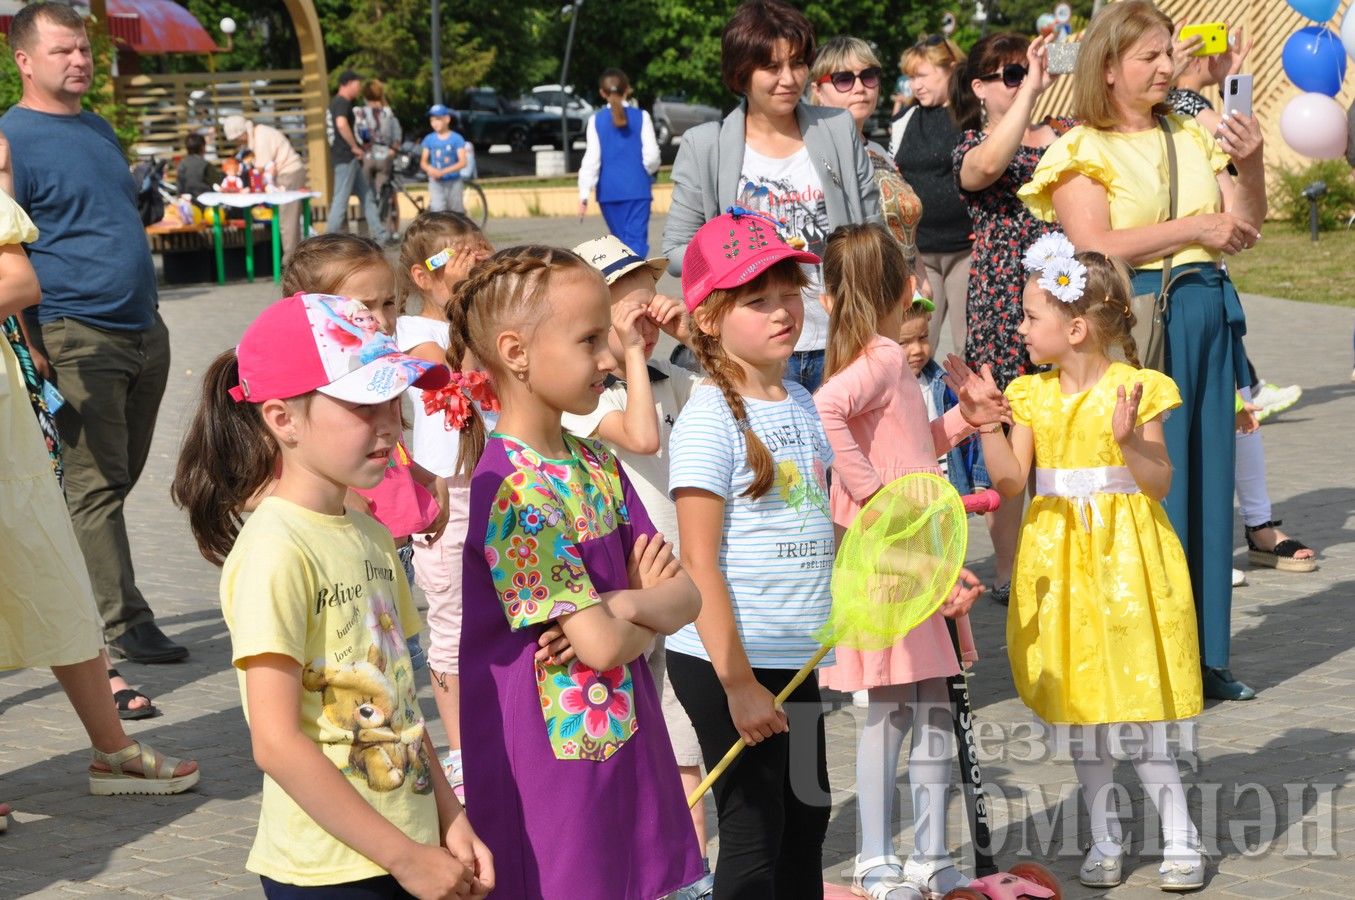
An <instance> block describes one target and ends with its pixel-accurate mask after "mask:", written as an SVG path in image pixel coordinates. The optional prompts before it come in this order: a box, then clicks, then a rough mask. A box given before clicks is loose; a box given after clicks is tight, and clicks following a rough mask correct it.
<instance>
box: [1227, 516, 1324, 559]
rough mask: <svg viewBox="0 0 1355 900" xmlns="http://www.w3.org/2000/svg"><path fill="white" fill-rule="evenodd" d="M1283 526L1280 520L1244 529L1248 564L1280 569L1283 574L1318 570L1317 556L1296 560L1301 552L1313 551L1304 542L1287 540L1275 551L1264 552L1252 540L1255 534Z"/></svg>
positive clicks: (1277, 545)
mask: <svg viewBox="0 0 1355 900" xmlns="http://www.w3.org/2000/svg"><path fill="white" fill-rule="evenodd" d="M1283 524H1284V523H1283V522H1281V521H1280V520H1279V519H1276V520H1274V521H1273V522H1262V523H1261V524H1260V525H1248V526H1246V527H1245V528H1243V529H1242V530H1243V531H1244V532H1246V535H1247V562H1249V563H1251V564H1252V565H1253V566H1265V567H1267V568H1270V569H1278V570H1279V571H1281V572H1312V571H1314V570H1315V569H1317V555H1316V554H1314V555H1313V556H1312V557H1311V558H1309V559H1295V558H1294V554H1296V553H1298V552H1299V551H1300V550H1311V549H1312V548H1311V547H1309V546H1308V545H1307V544H1305V543H1303V542H1302V541H1296V540H1294V539H1293V538H1285V539H1284V540H1282V541H1280V542H1279V543H1278V544H1276V545H1275V547H1274V549H1272V550H1262V549H1261V548H1260V547H1258V546H1256V542H1255V541H1253V540H1252V539H1251V536H1252V533H1253V532H1256V531H1264V530H1265V529H1267V528H1279V527H1280V526H1281V525H1283Z"/></svg>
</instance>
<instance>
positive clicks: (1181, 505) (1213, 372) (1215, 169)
mask: <svg viewBox="0 0 1355 900" xmlns="http://www.w3.org/2000/svg"><path fill="white" fill-rule="evenodd" d="M1172 74H1173V71H1172V23H1171V20H1170V19H1169V18H1168V17H1167V16H1166V15H1165V14H1163V13H1162V12H1161V11H1160V10H1158V9H1157V8H1156V7H1155V6H1153V5H1152V4H1151V3H1148V2H1145V0H1125V2H1121V3H1115V4H1113V5H1111V6H1109V7H1107V8H1106V9H1105V10H1104V11H1103V12H1101V13H1100V14H1099V15H1098V16H1097V17H1096V18H1095V19H1094V20H1093V21H1092V24H1091V26H1090V27H1089V28H1088V29H1087V33H1086V35H1085V36H1084V38H1083V41H1082V49H1081V51H1080V53H1079V56H1078V62H1077V68H1076V70H1075V71H1074V73H1073V78H1074V81H1075V86H1074V89H1073V102H1074V107H1075V115H1076V117H1077V118H1078V119H1080V120H1081V121H1082V122H1083V123H1084V124H1083V125H1082V126H1079V127H1077V128H1074V129H1072V130H1071V131H1069V132H1068V133H1067V134H1066V135H1064V136H1063V137H1062V138H1060V139H1059V140H1058V141H1057V142H1056V143H1054V144H1053V146H1051V147H1050V148H1049V150H1047V151H1046V152H1045V155H1044V157H1043V159H1042V160H1041V161H1040V164H1039V166H1038V167H1037V168H1036V170H1035V175H1034V176H1033V177H1032V179H1031V181H1030V182H1029V183H1028V184H1027V185H1025V187H1023V188H1022V189H1021V191H1020V196H1021V198H1022V199H1023V200H1024V201H1025V202H1026V204H1027V205H1028V206H1030V208H1031V210H1032V212H1034V213H1035V214H1036V215H1037V216H1039V217H1040V218H1043V219H1045V220H1052V219H1054V218H1055V217H1057V218H1058V221H1059V222H1060V223H1061V224H1062V226H1063V228H1064V231H1065V232H1066V233H1067V235H1068V237H1069V238H1070V239H1071V240H1072V242H1073V244H1074V245H1075V246H1076V247H1077V248H1078V249H1079V250H1099V251H1101V252H1103V253H1106V254H1110V255H1113V256H1118V257H1119V258H1121V259H1123V260H1125V261H1126V262H1128V263H1129V264H1130V265H1131V266H1133V267H1134V268H1135V277H1134V290H1135V292H1136V293H1149V292H1155V291H1157V290H1158V289H1159V288H1160V286H1161V278H1162V265H1163V261H1164V258H1166V259H1169V261H1170V265H1171V272H1172V275H1173V278H1174V279H1175V283H1174V285H1173V287H1172V291H1171V300H1170V304H1169V310H1168V314H1167V354H1166V356H1167V362H1166V369H1167V374H1168V375H1170V376H1171V377H1172V378H1173V379H1174V380H1175V381H1176V384H1177V387H1178V388H1179V390H1180V392H1181V397H1182V401H1183V403H1182V406H1181V408H1180V409H1179V410H1177V411H1176V412H1175V414H1173V415H1172V416H1171V417H1170V418H1169V419H1168V420H1167V422H1166V423H1165V432H1166V440H1167V449H1168V452H1169V455H1170V457H1171V462H1172V465H1173V467H1174V469H1175V476H1174V478H1173V479H1172V486H1171V493H1169V494H1168V495H1167V500H1166V508H1167V514H1168V516H1169V517H1170V519H1171V522H1172V526H1173V527H1174V528H1175V529H1176V532H1177V534H1178V535H1179V536H1180V538H1181V543H1182V544H1183V545H1184V546H1185V549H1186V556H1187V559H1188V560H1189V565H1190V576H1191V584H1192V588H1193V589H1194V593H1195V608H1196V611H1197V613H1198V615H1199V618H1200V643H1201V652H1202V660H1203V664H1204V692H1205V695H1206V696H1209V697H1213V698H1216V699H1222V700H1248V699H1251V698H1252V697H1254V696H1255V692H1254V691H1253V690H1252V689H1251V688H1249V687H1247V686H1246V685H1245V684H1243V683H1242V682H1240V681H1238V680H1237V679H1235V678H1234V677H1233V675H1232V673H1231V672H1230V671H1229V668H1228V651H1229V615H1230V611H1231V606H1232V573H1231V566H1232V533H1233V529H1232V511H1233V499H1232V495H1233V430H1234V419H1233V396H1234V389H1235V388H1236V386H1237V385H1238V384H1243V383H1246V380H1247V378H1246V376H1247V373H1246V358H1245V356H1244V355H1243V352H1242V335H1243V333H1244V332H1245V330H1246V323H1245V318H1244V316H1243V312H1242V304H1241V302H1240V300H1239V299H1238V296H1237V291H1236V290H1235V289H1234V288H1233V285H1232V282H1231V281H1229V279H1228V274H1227V272H1226V271H1225V270H1224V269H1223V268H1222V266H1221V265H1220V263H1221V261H1222V259H1223V255H1224V254H1233V253H1238V252H1240V251H1242V250H1245V249H1248V248H1250V247H1252V246H1254V245H1255V243H1256V241H1257V240H1259V239H1260V236H1261V235H1260V231H1259V230H1258V229H1259V228H1260V226H1261V222H1262V220H1263V219H1264V218H1265V214H1266V191H1265V170H1264V168H1263V162H1262V155H1261V143H1262V142H1261V131H1260V128H1259V127H1258V125H1257V123H1256V120H1255V119H1253V118H1251V117H1250V116H1244V115H1231V116H1229V117H1227V118H1225V119H1223V120H1222V122H1220V124H1219V126H1218V129H1217V132H1216V134H1215V136H1213V137H1211V136H1210V134H1209V133H1207V132H1206V131H1204V129H1202V128H1201V127H1200V126H1199V125H1198V124H1197V123H1196V122H1195V121H1194V120H1192V119H1186V118H1182V117H1179V116H1175V115H1168V114H1167V107H1166V105H1165V101H1166V97H1167V89H1168V88H1169V87H1170V86H1171V79H1172ZM1164 129H1165V131H1164ZM1216 138H1217V140H1216ZM1168 139H1170V140H1171V141H1172V144H1173V147H1174V148H1175V151H1176V160H1177V173H1178V174H1177V182H1178V185H1179V189H1178V197H1177V207H1176V215H1175V216H1174V217H1173V216H1171V215H1170V192H1169V190H1168V164H1167V147H1166V140H1168ZM1230 162H1231V163H1232V166H1233V168H1234V169H1235V170H1236V173H1237V174H1236V176H1234V175H1231V174H1230V173H1229V171H1228V169H1229V163H1230Z"/></svg>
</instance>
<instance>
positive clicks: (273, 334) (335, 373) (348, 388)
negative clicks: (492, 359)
mask: <svg viewBox="0 0 1355 900" xmlns="http://www.w3.org/2000/svg"><path fill="white" fill-rule="evenodd" d="M235 355H236V357H237V359H238V360H239V363H240V383H239V384H238V385H236V386H235V387H233V388H231V389H230V395H231V397H233V398H234V399H235V400H236V402H249V403H263V402H264V401H265V400H286V399H287V398H289V397H299V396H301V395H302V394H308V393H310V392H311V391H319V392H320V393H322V394H325V395H326V396H329V397H333V398H334V399H336V400H343V401H346V402H348V403H361V404H373V403H384V402H385V401H387V400H393V399H395V398H396V397H398V396H400V394H401V393H402V392H403V391H404V390H405V389H406V388H409V387H418V388H426V389H430V390H431V389H436V388H440V387H443V386H445V385H446V384H447V382H448V381H449V380H450V379H451V372H450V371H449V370H448V369H447V367H446V366H443V365H438V364H437V363H433V362H428V361H427V360H422V359H415V358H414V357H412V356H406V355H405V354H403V353H400V352H399V351H398V350H397V349H396V347H395V341H393V340H392V339H391V338H390V336H389V335H386V334H382V333H381V331H380V325H379V323H378V322H377V319H376V315H375V314H374V313H372V312H371V311H370V310H369V309H367V307H365V306H363V305H362V304H361V303H359V302H358V301H356V300H350V299H348V298H346V297H335V296H331V295H329V294H293V295H292V296H290V297H287V298H286V299H283V300H279V301H278V302H276V303H274V304H273V305H272V306H270V307H268V308H267V309H265V310H264V311H263V312H262V313H260V314H259V316H258V317H257V318H256V319H255V320H254V321H253V322H251V323H250V325H249V327H248V328H246V329H245V333H244V336H243V337H241V338H240V344H239V346H238V347H236V348H235Z"/></svg>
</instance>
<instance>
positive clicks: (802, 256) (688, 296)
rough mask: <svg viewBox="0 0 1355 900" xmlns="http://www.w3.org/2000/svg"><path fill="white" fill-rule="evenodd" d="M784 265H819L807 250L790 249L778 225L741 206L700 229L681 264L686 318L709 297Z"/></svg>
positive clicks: (717, 217) (732, 208) (735, 207)
mask: <svg viewBox="0 0 1355 900" xmlns="http://www.w3.org/2000/svg"><path fill="white" fill-rule="evenodd" d="M783 259H793V260H795V261H796V262H801V263H809V264H810V265H818V264H819V263H820V262H821V261H822V260H820V259H819V258H818V257H817V256H815V255H814V254H813V253H810V252H809V251H808V250H797V249H795V248H794V247H792V246H790V245H789V244H787V243H786V242H785V241H784V240H783V239H782V238H781V235H780V234H779V233H778V232H777V230H776V223H775V222H773V221H772V220H771V219H768V218H766V217H765V216H763V215H762V214H761V213H755V212H749V211H748V210H746V209H741V208H739V207H737V206H734V207H730V209H729V211H728V212H726V213H724V214H723V215H719V216H716V217H715V218H713V219H711V220H710V221H709V222H707V223H706V224H705V225H702V226H701V227H700V228H699V229H698V230H697V232H696V235H695V236H694V237H693V238H692V242H691V243H690V244H688V245H687V254H686V255H685V256H684V257H683V258H682V299H683V302H684V303H685V304H686V306H687V311H688V312H693V311H695V310H696V308H697V307H698V306H700V305H701V304H702V302H703V301H705V299H706V298H707V297H709V296H710V292H711V291H714V290H727V289H729V288H736V287H739V286H740V285H744V284H747V283H748V282H750V281H752V280H754V279H755V278H757V277H758V276H759V275H761V274H762V273H763V272H765V271H767V270H768V269H769V268H771V267H772V266H774V265H776V264H777V263H779V262H780V261H781V260H783Z"/></svg>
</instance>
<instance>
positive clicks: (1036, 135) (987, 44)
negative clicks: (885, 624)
mask: <svg viewBox="0 0 1355 900" xmlns="http://www.w3.org/2000/svg"><path fill="white" fill-rule="evenodd" d="M1049 41H1050V38H1040V39H1037V40H1036V41H1035V42H1034V43H1032V42H1031V41H1030V39H1029V38H1026V37H1022V36H1021V35H1017V34H1009V33H1004V34H993V35H989V36H988V37H986V38H983V39H982V40H980V41H979V42H978V43H977V44H975V45H974V46H973V47H972V48H971V49H970V51H969V59H968V60H967V61H966V62H965V63H964V64H963V65H961V66H960V67H959V68H958V70H957V72H956V77H955V79H954V82H953V84H952V86H951V95H950V96H951V103H950V109H951V112H952V113H954V115H955V121H956V123H957V124H958V125H959V127H960V128H961V129H962V130H963V131H964V134H963V136H962V137H961V138H960V143H959V145H958V146H956V148H955V153H954V155H953V156H952V159H951V163H952V169H953V172H954V175H953V177H954V179H955V182H956V183H957V184H958V185H959V186H960V197H961V198H962V199H963V200H964V202H965V205H966V206H967V207H968V208H969V216H970V219H971V220H972V221H973V224H974V254H973V259H972V263H971V265H972V267H973V270H974V271H975V272H978V273H981V275H982V276H983V277H981V278H971V279H970V281H969V291H968V294H967V295H966V297H967V299H966V302H965V309H966V313H967V316H968V329H967V336H966V339H965V346H964V356H965V359H966V360H968V362H969V364H970V365H971V366H974V367H975V368H977V367H979V366H983V365H987V366H991V367H992V370H993V378H994V380H996V381H997V385H998V387H1000V388H1002V389H1003V390H1005V389H1006V387H1007V385H1008V384H1009V383H1011V382H1012V381H1013V380H1014V379H1015V378H1017V377H1018V376H1020V375H1025V374H1027V373H1028V372H1031V371H1033V369H1032V367H1031V363H1030V357H1029V356H1027V355H1026V347H1025V343H1024V341H1023V340H1022V339H1021V336H1020V335H1019V334H1017V332H1016V329H1017V328H1018V326H1020V324H1021V319H1022V315H1023V314H1022V311H1021V291H1022V290H1023V289H1024V287H1025V284H1026V273H1025V271H1024V270H1023V269H1022V267H1021V254H1022V253H1023V252H1024V251H1025V248H1027V247H1029V246H1030V245H1031V244H1032V243H1034V242H1035V239H1036V238H1038V237H1039V236H1040V235H1042V234H1044V233H1045V232H1047V231H1050V230H1052V229H1053V226H1052V225H1046V224H1045V223H1043V222H1041V221H1040V220H1039V219H1036V218H1035V217H1034V216H1033V215H1031V214H1030V211H1029V210H1027V209H1026V206H1025V204H1024V203H1022V202H1021V201H1020V199H1018V198H1017V196H1016V191H1017V189H1019V188H1020V187H1021V185H1023V184H1025V183H1026V182H1027V181H1029V180H1030V176H1031V173H1033V172H1034V171H1035V166H1036V164H1037V163H1039V161H1040V156H1041V155H1042V154H1043V153H1044V149H1045V148H1046V147H1048V146H1049V145H1050V144H1052V143H1053V142H1054V140H1055V139H1056V138H1057V137H1058V136H1059V135H1060V134H1062V133H1063V132H1064V131H1067V130H1068V128H1070V127H1071V126H1072V123H1071V122H1070V121H1067V120H1059V119H1052V118H1050V119H1046V120H1044V121H1042V122H1035V123H1032V122H1031V117H1032V116H1033V115H1034V112H1035V104H1036V102H1037V101H1038V100H1039V98H1040V95H1041V94H1042V93H1044V91H1045V89H1046V88H1048V87H1049V85H1050V84H1051V83H1052V82H1053V76H1051V75H1050V74H1049V72H1048V70H1047V69H1046V67H1045V47H1046V46H1047V45H1048V44H1049ZM987 519H988V531H989V534H990V535H991V536H992V538H993V551H994V554H995V557H996V564H997V577H996V578H995V580H994V582H993V583H994V584H995V585H997V586H996V587H994V588H993V591H992V597H993V599H994V600H996V601H997V602H998V603H1000V604H1002V605H1003V606H1005V605H1006V604H1007V595H1008V592H1009V591H1010V589H1011V585H1010V582H1011V576H1012V562H1013V559H1014V557H1015V555H1016V535H1017V531H1018V530H1019V529H1020V527H1021V503H1020V502H1015V503H1004V504H1002V507H1001V508H1000V509H998V510H997V511H996V512H992V513H989V514H988V515H987Z"/></svg>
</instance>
